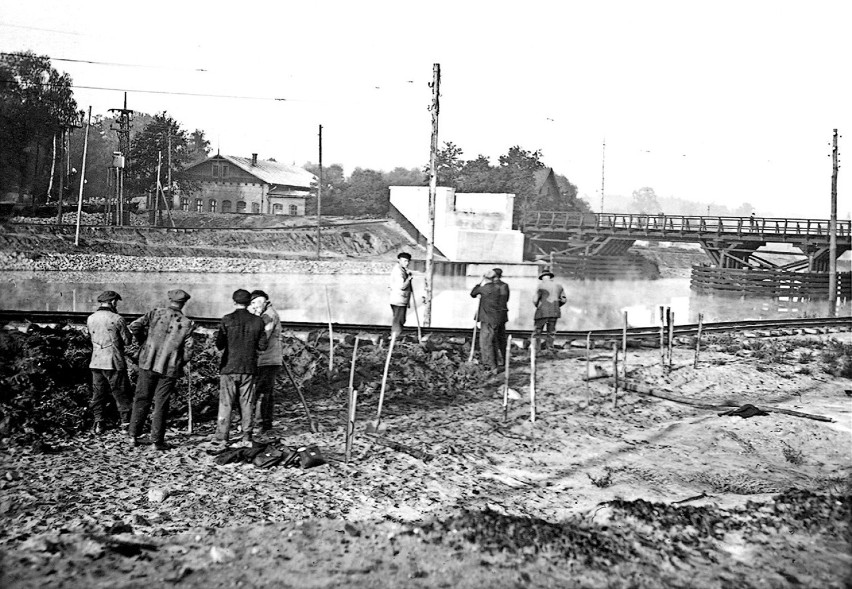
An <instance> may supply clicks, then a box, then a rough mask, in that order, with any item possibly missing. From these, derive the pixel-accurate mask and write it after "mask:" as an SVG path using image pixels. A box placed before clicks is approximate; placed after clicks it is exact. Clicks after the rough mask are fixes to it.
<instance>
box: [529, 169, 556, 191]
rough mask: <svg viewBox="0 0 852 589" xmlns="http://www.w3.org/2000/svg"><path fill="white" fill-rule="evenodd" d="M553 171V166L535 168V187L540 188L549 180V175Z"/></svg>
mask: <svg viewBox="0 0 852 589" xmlns="http://www.w3.org/2000/svg"><path fill="white" fill-rule="evenodd" d="M552 173H553V168H539V169H538V170H533V180H535V189H536V190H539V189H541V187H542V186H543V185H544V183H545V182H547V177H548V176H550V174H552Z"/></svg>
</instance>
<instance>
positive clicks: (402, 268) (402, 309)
mask: <svg viewBox="0 0 852 589" xmlns="http://www.w3.org/2000/svg"><path fill="white" fill-rule="evenodd" d="M396 259H397V265H396V266H394V267H393V269H392V270H391V275H390V285H388V288H389V289H390V306H391V313H392V318H391V335H396V336H397V337H399V336H400V335H402V328H403V327H405V314H406V312H407V311H408V305H409V303H410V302H411V280H412V278H413V274H412V273H411V272H410V271H409V270H408V264H409V262H411V254H409V253H408V252H400V253H399V254H398V255H397V256H396Z"/></svg>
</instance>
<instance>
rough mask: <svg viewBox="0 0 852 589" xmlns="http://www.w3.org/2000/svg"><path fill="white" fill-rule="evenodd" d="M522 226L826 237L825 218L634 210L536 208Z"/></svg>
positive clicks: (846, 224) (840, 230) (850, 227)
mask: <svg viewBox="0 0 852 589" xmlns="http://www.w3.org/2000/svg"><path fill="white" fill-rule="evenodd" d="M525 228H528V229H539V230H547V229H551V230H560V229H565V230H567V229H589V230H595V231H605V232H610V233H620V232H624V233H644V234H647V235H659V234H663V235H665V234H672V233H675V234H686V233H689V234H696V233H698V234H712V233H715V234H718V235H723V234H724V235H748V234H758V235H763V234H765V235H788V236H812V237H828V235H829V221H828V219H793V218H773V217H721V216H716V217H711V216H693V215H641V214H636V213H569V212H564V211H537V212H535V213H530V214H528V215H527V217H526V224H525ZM850 235H852V222H850V221H838V222H837V236H838V237H839V238H849V237H850Z"/></svg>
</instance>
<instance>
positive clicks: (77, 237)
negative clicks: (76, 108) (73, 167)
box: [74, 106, 92, 246]
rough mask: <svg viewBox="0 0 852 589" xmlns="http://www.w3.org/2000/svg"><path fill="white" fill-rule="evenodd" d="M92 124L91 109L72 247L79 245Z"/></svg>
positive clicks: (84, 140) (90, 108) (87, 120)
mask: <svg viewBox="0 0 852 589" xmlns="http://www.w3.org/2000/svg"><path fill="white" fill-rule="evenodd" d="M91 124H92V107H91V106H90V107H89V116H88V118H87V119H86V135H85V136H84V138H83V165H82V166H81V168H82V169H81V170H80V196H79V197H78V199H77V231H76V233H75V234H74V245H75V246H78V245H80V218H81V217H82V216H83V185H84V184H86V151H87V150H88V149H89V127H90V126H91Z"/></svg>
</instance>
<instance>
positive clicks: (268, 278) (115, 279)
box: [0, 272, 850, 330]
mask: <svg viewBox="0 0 852 589" xmlns="http://www.w3.org/2000/svg"><path fill="white" fill-rule="evenodd" d="M557 281H558V282H561V283H562V284H563V285H564V286H565V289H566V291H567V294H568V303H567V304H566V305H565V306H564V307H563V308H562V319H561V320H560V322H559V324H558V327H559V329H560V330H586V329H605V328H616V327H620V326H621V325H622V322H623V318H622V313H623V312H624V311H627V312H628V321H629V323H630V325H631V326H635V327H638V326H648V325H659V310H658V307H659V306H660V305H664V306H669V307H671V308H672V310H673V311H674V313H675V322H676V323H678V324H681V323H696V322H697V321H698V313H704V320H705V321H708V322H713V321H733V320H737V319H771V318H783V317H804V316H824V315H826V308H827V304H826V303H825V302H820V301H817V302H786V301H781V302H779V301H773V300H771V299H739V298H730V297H719V296H708V295H701V296H699V295H697V294H695V293H693V292H691V291H690V289H689V279H687V278H671V279H665V280H648V281H626V280H624V281H595V280H590V281H581V280H562V281H559V280H557ZM387 282H388V280H387V277H385V276H381V275H378V276H375V275H374V276H370V275H318V274H215V273H209V274H196V273H186V274H184V273H151V274H141V273H132V272H93V273H81V272H3V273H2V275H0V285H2V288H3V291H4V296H3V297H2V300H0V308H2V309H10V310H37V311H89V310H94V309H95V308H96V307H97V306H98V304H97V302H96V298H97V296H98V294H100V292H101V291H103V290H106V289H111V290H115V291H117V292H118V293H119V294H121V296H122V298H123V300H122V301H121V303H120V306H119V310H120V311H122V312H127V313H143V312H145V311H147V310H149V309H151V308H153V307H155V306H159V305H162V304H164V303H165V301H166V291H168V290H170V289H173V288H182V289H184V290H186V291H187V292H189V293H190V294H191V295H192V299H191V300H190V301H189V303H187V307H186V312H187V313H188V314H189V315H191V316H198V317H218V316H221V315H224V314H225V313H229V312H230V311H231V310H232V309H233V304H232V303H231V293H232V292H233V291H234V290H236V289H238V288H246V289H248V290H252V289H255V288H260V289H263V290H265V291H266V292H268V293H269V295H270V297H271V298H272V301H273V303H274V305H275V307H276V308H277V309H278V311H279V313H280V314H281V318H282V319H283V320H285V321H327V319H328V316H327V310H326V309H327V307H326V293H328V302H329V303H330V307H331V320H332V321H333V322H335V323H367V324H389V323H390V309H389V307H388V295H387ZM506 282H507V284H509V287H510V289H511V298H510V299H509V325H508V327H509V328H510V329H530V328H531V326H532V324H533V313H534V311H535V308H534V307H533V304H532V296H533V292H534V289H535V287H536V285H537V284H538V280H537V279H535V278H507V279H506ZM477 283H478V279H476V278H468V277H458V276H453V277H448V276H436V277H435V287H434V298H433V302H432V325H433V326H436V327H471V328H472V327H473V316H474V312H475V311H476V306H477V302H476V300H475V299H472V298H471V297H470V294H469V293H470V289H472V288H473V286H474V285H475V284H477ZM10 287H11V288H10ZM414 289H415V294H416V295H417V299H418V307H419V309H418V310H419V312H420V315H421V316H422V314H423V310H424V309H423V302H422V297H423V296H424V294H425V292H426V291H425V288H424V282H423V276H422V275H421V274H417V276H416V278H415V280H414ZM839 313H842V314H843V315H846V316H848V315H849V314H850V305H849V303H848V302H846V303H845V304H843V305H839ZM408 325H410V326H414V325H415V318H414V312H413V309H410V310H409V313H408Z"/></svg>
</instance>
